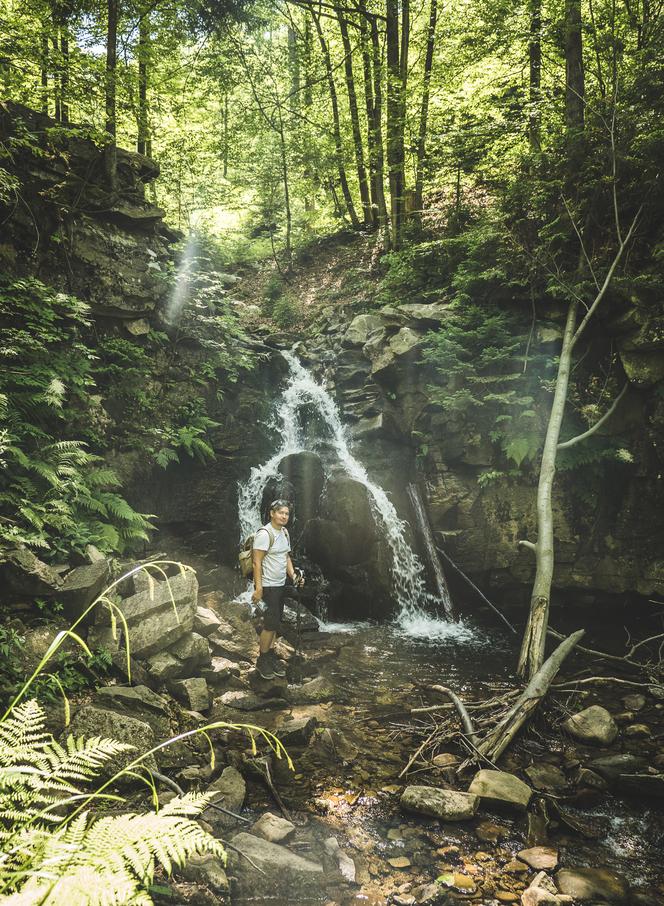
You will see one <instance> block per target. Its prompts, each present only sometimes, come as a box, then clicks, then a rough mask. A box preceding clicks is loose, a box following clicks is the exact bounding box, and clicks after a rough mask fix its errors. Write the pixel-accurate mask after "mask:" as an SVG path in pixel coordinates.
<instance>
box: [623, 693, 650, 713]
mask: <svg viewBox="0 0 664 906" xmlns="http://www.w3.org/2000/svg"><path fill="white" fill-rule="evenodd" d="M646 701H647V699H646V697H645V695H641V694H639V693H635V694H633V695H626V696H625V697H624V698H623V700H622V703H623V706H624V707H625V708H626V709H627V710H628V711H640V710H641V708H645V706H646Z"/></svg>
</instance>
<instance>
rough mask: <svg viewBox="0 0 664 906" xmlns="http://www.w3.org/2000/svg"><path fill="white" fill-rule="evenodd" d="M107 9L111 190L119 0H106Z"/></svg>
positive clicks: (108, 175) (107, 156)
mask: <svg viewBox="0 0 664 906" xmlns="http://www.w3.org/2000/svg"><path fill="white" fill-rule="evenodd" d="M106 9H107V16H108V24H107V33H106V90H105V108H106V123H105V127H104V128H105V129H106V132H107V133H108V141H107V144H106V148H105V153H104V166H105V171H106V180H107V183H108V186H109V188H110V189H111V191H114V190H115V188H116V185H117V170H118V155H117V145H116V141H115V139H116V129H117V123H116V82H117V63H118V16H119V0H106Z"/></svg>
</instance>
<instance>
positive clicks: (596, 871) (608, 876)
mask: <svg viewBox="0 0 664 906" xmlns="http://www.w3.org/2000/svg"><path fill="white" fill-rule="evenodd" d="M556 884H557V886H558V890H559V891H560V892H561V893H564V894H566V895H567V896H570V897H572V898H573V899H574V900H576V901H578V902H579V903H592V902H596V901H601V902H602V903H617V904H622V903H627V902H628V901H629V884H628V882H627V881H626V879H625V878H623V877H622V875H619V874H616V872H614V871H611V870H610V869H608V868H562V869H561V870H560V871H559V872H558V873H557V874H556Z"/></svg>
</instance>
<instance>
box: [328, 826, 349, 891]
mask: <svg viewBox="0 0 664 906" xmlns="http://www.w3.org/2000/svg"><path fill="white" fill-rule="evenodd" d="M323 846H324V847H325V852H326V853H327V854H328V856H331V857H332V858H333V859H334V860H335V861H336V863H337V866H338V868H339V872H340V873H341V877H342V878H343V879H344V881H346V882H347V883H348V884H354V883H355V875H356V869H355V862H353V860H352V859H351V857H350V856H349V855H348V853H345V852H344V851H343V850H342V848H341V847H340V846H339V841H338V840H337V838H336V837H328V838H327V840H325V841H324V842H323Z"/></svg>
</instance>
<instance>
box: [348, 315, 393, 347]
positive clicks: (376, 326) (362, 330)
mask: <svg viewBox="0 0 664 906" xmlns="http://www.w3.org/2000/svg"><path fill="white" fill-rule="evenodd" d="M384 333H385V325H384V322H383V319H382V318H381V317H380V316H379V315H375V314H364V315H356V316H355V317H354V318H353V320H352V321H351V322H350V325H349V326H348V330H347V331H346V333H345V334H344V338H343V340H342V343H343V345H344V346H346V347H351V346H364V344H365V343H366V342H367V340H369V339H370V337H372V336H375V335H376V334H378V335H381V334H383V335H384Z"/></svg>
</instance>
